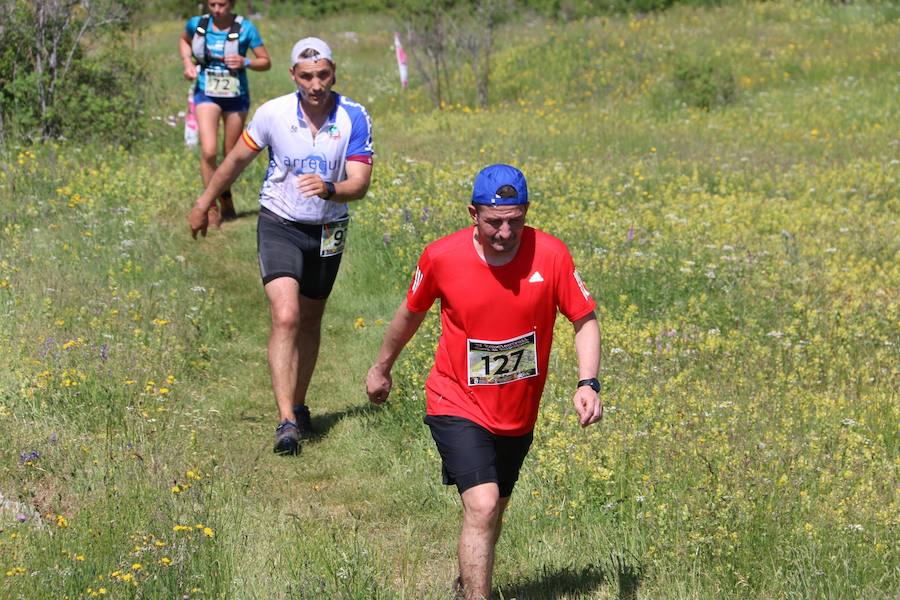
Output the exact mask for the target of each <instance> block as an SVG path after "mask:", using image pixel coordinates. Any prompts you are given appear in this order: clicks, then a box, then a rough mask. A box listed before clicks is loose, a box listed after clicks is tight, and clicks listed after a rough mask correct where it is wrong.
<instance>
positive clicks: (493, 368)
mask: <svg viewBox="0 0 900 600" xmlns="http://www.w3.org/2000/svg"><path fill="white" fill-rule="evenodd" d="M466 344H467V345H468V359H469V385H470V386H471V385H500V384H502V383H509V382H510V381H516V380H518V379H525V378H527V377H535V376H536V375H537V374H538V368H537V345H536V342H535V332H533V331H531V332H529V333H526V334H524V335H520V336H519V337H514V338H511V339H508V340H501V341H490V340H473V339H469V340H466Z"/></svg>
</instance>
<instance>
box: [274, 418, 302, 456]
mask: <svg viewBox="0 0 900 600" xmlns="http://www.w3.org/2000/svg"><path fill="white" fill-rule="evenodd" d="M273 452H275V454H300V430H299V429H297V424H296V423H294V422H293V421H287V420H285V421H282V422H281V424H279V425H278V427H276V428H275V448H274V449H273Z"/></svg>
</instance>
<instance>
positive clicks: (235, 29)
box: [225, 15, 244, 56]
mask: <svg viewBox="0 0 900 600" xmlns="http://www.w3.org/2000/svg"><path fill="white" fill-rule="evenodd" d="M243 22H244V17H242V16H241V15H235V16H234V19H232V21H231V28H230V29H229V30H228V35H227V36H226V37H225V56H232V55H236V54H240V48H239V42H240V37H241V25H242V24H243Z"/></svg>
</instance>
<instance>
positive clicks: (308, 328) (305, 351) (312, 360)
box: [294, 296, 327, 406]
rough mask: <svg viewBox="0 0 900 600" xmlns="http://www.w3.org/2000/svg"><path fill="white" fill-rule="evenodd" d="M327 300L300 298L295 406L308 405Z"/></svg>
mask: <svg viewBox="0 0 900 600" xmlns="http://www.w3.org/2000/svg"><path fill="white" fill-rule="evenodd" d="M325 302H327V300H325V299H322V300H316V299H313V298H307V297H305V296H300V329H299V331H298V334H297V346H298V347H299V348H300V357H299V358H300V360H299V366H298V369H297V387H296V388H295V392H294V405H296V406H299V405H301V404H306V391H307V390H308V389H309V381H310V380H311V379H312V374H313V370H314V369H315V368H316V361H317V360H318V358H319V342H320V341H321V339H322V314H323V313H324V312H325Z"/></svg>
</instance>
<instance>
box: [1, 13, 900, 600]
mask: <svg viewBox="0 0 900 600" xmlns="http://www.w3.org/2000/svg"><path fill="white" fill-rule="evenodd" d="M897 18H898V12H897V10H896V8H895V7H893V6H892V5H890V4H873V5H869V4H865V3H861V4H851V5H846V6H845V5H832V4H820V3H811V4H799V3H778V2H772V3H761V4H747V5H745V6H734V7H729V8H721V9H710V10H698V9H675V10H672V11H669V12H667V13H663V14H659V15H642V16H640V17H632V18H628V17H617V18H609V19H602V20H601V19H596V20H591V21H585V22H575V23H569V24H565V25H563V24H553V23H547V22H544V21H537V20H535V21H530V20H524V21H520V22H513V23H509V24H507V25H506V26H505V29H504V31H505V32H506V33H508V34H509V35H503V36H499V38H500V39H499V40H498V44H499V45H498V47H497V49H496V55H495V65H494V75H493V87H492V98H493V100H494V104H493V107H492V108H491V109H489V110H479V109H475V108H473V107H472V102H473V94H469V93H468V87H467V82H466V77H467V75H466V70H465V69H464V68H461V69H460V71H459V72H458V73H456V74H455V75H454V80H455V82H456V86H457V88H456V89H455V90H454V91H453V93H452V96H451V97H450V98H448V100H447V104H446V106H445V107H444V110H442V111H439V112H434V111H432V110H431V109H430V105H429V100H428V97H427V94H426V93H425V91H424V90H423V89H421V88H419V87H418V84H417V82H416V81H414V82H413V86H412V89H411V90H410V91H409V92H406V93H403V92H402V91H401V90H399V89H398V86H397V85H396V81H395V78H396V73H395V68H396V67H395V65H394V64H393V63H392V62H391V61H392V60H393V58H392V51H391V48H390V40H391V35H390V32H391V27H392V26H391V23H390V22H389V21H387V20H385V19H382V18H368V17H367V18H361V17H353V18H350V19H331V20H328V21H325V22H322V23H317V24H311V23H308V22H299V21H297V22H293V23H290V24H286V23H285V22H283V21H279V22H277V23H276V22H274V21H268V20H266V19H260V20H259V25H260V29H261V31H262V34H263V37H264V39H265V40H266V45H267V46H268V47H269V50H270V52H271V54H272V55H273V57H274V59H275V61H274V68H273V70H272V71H270V72H268V73H265V74H254V75H253V76H251V86H252V88H253V94H254V103H255V105H258V104H259V102H260V101H261V100H262V99H264V98H267V97H272V96H275V95H278V94H282V93H286V92H288V91H289V90H290V89H291V88H290V81H289V80H288V79H287V75H286V73H285V69H286V67H287V65H286V62H287V61H286V59H285V56H286V55H287V53H288V51H289V48H290V45H291V43H292V42H293V41H294V40H295V39H297V38H298V37H301V36H302V35H306V34H313V33H319V34H321V35H323V37H326V39H329V40H333V45H334V47H335V50H336V52H337V56H338V60H339V65H338V66H339V84H340V85H339V86H338V87H339V88H340V89H341V90H342V91H344V92H345V93H347V94H348V95H350V96H352V97H354V98H356V99H358V100H360V101H362V102H364V103H366V104H367V105H368V106H369V108H370V111H371V113H372V117H373V120H374V122H375V140H376V149H377V151H378V156H377V159H376V168H375V179H374V181H373V185H372V188H371V190H370V193H369V196H368V198H367V199H366V200H365V201H363V202H360V203H358V204H357V205H356V206H354V220H353V224H352V231H351V239H350V243H349V248H348V251H347V255H346V257H345V259H344V261H345V262H344V265H343V267H342V272H341V275H340V277H339V280H338V284H337V286H336V290H335V293H334V295H333V296H332V300H331V305H330V308H329V314H328V316H327V318H326V323H325V335H324V341H323V349H322V353H321V357H320V367H319V369H320V370H319V372H318V374H317V376H316V378H315V379H314V382H313V389H312V395H311V398H312V400H311V402H310V403H311V405H312V409H313V416H314V422H315V423H316V425H317V426H318V427H319V429H321V430H322V431H323V435H322V436H321V437H320V438H319V439H318V440H316V441H314V442H312V443H310V444H307V445H306V446H305V447H304V449H303V453H302V454H301V455H300V456H299V457H297V458H296V459H284V458H278V457H274V456H272V454H271V451H270V442H271V432H272V427H273V426H274V418H275V415H274V410H273V408H272V401H271V397H270V391H269V384H268V376H267V371H266V358H265V340H266V333H267V320H268V314H267V309H266V304H265V299H264V296H263V294H262V292H261V287H260V284H259V281H258V273H257V271H256V260H255V218H254V216H255V215H254V213H253V211H254V210H255V204H254V203H255V194H256V188H257V187H258V183H259V181H260V180H261V177H262V174H263V169H264V165H263V164H262V162H263V161H262V160H260V161H258V163H259V164H254V165H253V167H252V168H251V169H250V170H248V172H247V173H246V174H245V175H244V177H243V178H242V180H241V181H240V182H239V184H238V186H237V188H236V194H237V198H238V209H239V211H242V212H243V217H242V218H241V219H239V220H238V221H237V222H235V223H232V224H227V225H226V226H225V227H224V228H223V229H222V230H221V231H217V232H212V233H211V234H210V237H209V238H207V239H205V240H202V241H199V242H193V241H191V240H190V238H189V236H188V234H187V231H186V225H185V224H184V220H183V217H184V213H185V211H186V210H187V207H188V206H189V205H190V203H191V202H192V200H193V198H194V197H195V196H196V194H197V193H198V191H199V188H198V183H199V177H198V175H197V165H196V157H195V155H193V154H192V153H191V152H190V151H189V150H185V149H184V148H183V147H182V146H181V143H180V129H179V128H180V127H181V123H180V121H179V120H178V117H177V111H179V110H182V109H183V107H182V105H183V103H184V96H185V94H186V85H185V83H184V82H183V81H180V80H179V79H178V77H179V76H180V70H179V67H178V65H179V63H178V60H177V53H176V51H175V44H174V39H175V36H176V35H177V31H178V28H179V26H180V25H179V24H178V23H176V22H174V21H172V22H167V23H154V24H152V25H149V26H148V27H147V29H146V30H144V31H143V32H142V33H141V35H139V36H137V37H136V40H135V43H136V44H138V45H139V46H140V47H141V48H143V49H145V52H146V54H147V56H148V57H149V58H150V60H149V61H148V64H153V65H160V67H159V68H160V71H159V72H158V73H154V74H153V77H155V80H154V81H155V83H156V85H155V87H154V89H155V90H156V91H155V94H156V96H155V97H154V98H150V99H148V106H147V109H146V117H147V119H149V120H151V121H152V124H153V126H152V134H153V137H152V139H150V140H149V141H148V142H147V143H146V144H144V145H142V146H139V147H136V148H134V149H132V150H125V149H122V148H99V147H96V146H93V145H91V146H83V145H79V144H78V143H77V141H76V140H69V141H65V142H59V143H55V144H45V145H37V146H32V147H22V148H6V149H4V150H3V160H2V164H0V227H2V230H0V231H2V232H0V306H2V310H0V359H2V360H3V363H4V364H5V365H6V368H5V369H2V370H0V439H2V440H3V441H4V443H3V444H0V597H3V598H6V597H8V598H47V597H52V598H73V599H74V598H89V597H99V596H109V597H114V598H182V597H188V598H232V597H233V598H287V597H292V598H293V597H301V598H358V599H368V598H446V597H449V590H450V586H451V582H452V580H453V578H454V577H455V564H454V561H455V536H456V532H457V528H458V500H457V499H456V494H455V492H454V491H453V490H447V489H445V488H444V487H443V486H441V485H440V468H439V461H438V457H437V454H436V452H435V450H434V448H433V443H432V442H431V441H430V437H429V434H428V431H427V428H426V427H424V426H423V425H422V424H421V416H422V412H423V404H424V403H423V398H422V391H421V390H422V383H423V381H424V378H425V376H426V375H427V372H428V369H429V368H430V362H431V356H432V354H433V348H434V344H435V341H436V336H437V333H438V320H437V319H436V318H435V316H434V315H432V317H431V318H429V319H428V320H427V321H426V323H425V325H424V326H423V329H422V330H421V331H420V333H419V334H418V336H417V337H416V338H415V340H414V341H413V343H412V344H411V345H410V346H409V347H408V349H407V350H406V352H405V353H404V355H403V356H402V357H401V359H400V361H399V362H398V364H397V367H396V369H395V373H394V375H395V385H396V388H395V391H394V394H393V396H392V399H391V401H390V402H389V404H388V405H387V406H386V407H384V408H382V409H373V408H370V407H368V406H366V401H365V397H364V394H363V393H362V385H363V384H362V382H363V379H364V375H365V370H366V369H367V367H368V365H369V363H370V361H371V360H372V358H373V357H374V354H375V352H376V349H377V347H378V344H379V343H380V338H381V335H382V334H383V332H384V327H385V323H386V322H387V321H388V320H389V319H390V316H391V314H392V312H393V309H394V308H395V306H396V304H397V303H398V302H399V301H400V299H401V297H402V294H403V292H404V290H405V287H406V285H407V284H408V278H409V275H410V272H411V269H412V268H413V265H414V263H415V260H416V258H417V257H418V254H419V252H420V251H421V248H422V246H423V244H424V243H426V242H428V241H430V240H433V239H436V238H437V237H439V236H441V235H444V234H446V233H449V232H451V231H453V230H455V229H457V228H459V227H462V226H464V225H465V222H466V220H465V208H464V205H465V202H466V198H467V195H468V194H469V190H470V186H471V180H472V177H473V175H474V173H475V172H476V171H477V170H478V169H479V168H480V166H482V165H483V164H486V163H489V162H498V161H504V162H513V163H515V164H517V165H518V166H519V167H520V168H522V169H523V171H524V172H525V173H526V175H527V176H528V180H529V187H530V189H531V191H532V195H533V202H532V206H531V209H530V212H529V219H530V221H531V223H532V224H533V225H535V226H538V227H540V228H542V229H545V230H547V231H549V232H551V233H553V234H554V235H557V236H558V237H560V238H562V239H563V240H564V241H566V243H567V244H568V245H569V247H570V249H571V250H572V253H573V255H574V257H575V261H576V264H577V265H578V267H579V270H580V271H581V272H582V274H583V275H584V278H585V280H586V281H587V283H588V286H589V288H590V289H591V290H592V291H593V292H594V295H595V297H596V298H597V300H598V303H599V306H600V308H599V311H598V316H599V318H600V322H601V327H602V329H603V332H604V341H603V362H602V369H601V371H602V376H601V379H602V380H603V384H604V391H603V399H604V403H605V406H606V415H605V418H604V420H603V422H602V424H600V425H598V426H594V427H591V428H589V429H587V430H580V429H579V428H578V427H577V423H576V418H575V415H574V413H573V411H572V410H571V408H570V397H571V393H572V384H573V381H574V379H575V377H576V375H577V373H576V371H575V356H574V349H573V345H572V334H571V326H570V325H569V324H568V323H566V322H565V321H564V320H562V319H561V320H560V322H558V323H557V330H556V350H555V353H554V356H553V359H552V371H551V373H550V375H549V380H548V387H547V390H546V392H545V395H544V402H543V406H542V410H541V417H540V419H539V422H538V428H537V431H536V438H535V444H534V446H533V449H532V452H531V455H530V457H529V459H528V460H527V461H526V464H525V467H524V470H523V474H522V478H521V480H520V482H519V485H518V487H517V488H516V493H515V494H514V500H513V503H512V505H511V509H510V511H509V512H508V517H507V520H506V524H505V527H504V537H503V538H502V540H501V542H500V545H499V547H498V559H497V566H496V573H495V594H496V596H497V597H502V598H506V599H508V598H522V599H528V598H760V599H769V598H836V599H843V598H867V599H869V598H885V599H887V598H896V597H897V595H898V594H900V561H898V556H897V537H898V526H900V507H898V498H897V491H896V490H897V488H898V475H897V468H898V466H900V459H898V455H897V441H898V416H900V403H898V398H897V389H898V384H900V354H898V345H900V309H898V300H897V299H898V297H900V261H898V259H900V228H898V217H900V198H898V190H900V184H898V175H900V129H898V125H897V123H898V122H900V115H898V102H897V97H898V95H900V71H898V65H900V44H898V43H897V40H898V39H900V26H898V21H897ZM154 68H156V67H154ZM172 125H174V127H173V126H172Z"/></svg>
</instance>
